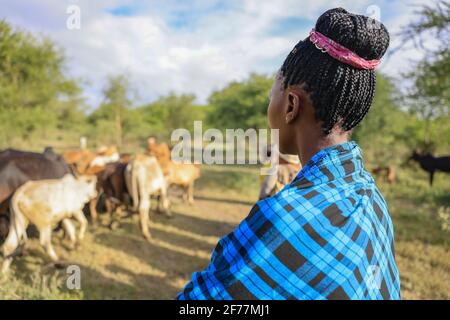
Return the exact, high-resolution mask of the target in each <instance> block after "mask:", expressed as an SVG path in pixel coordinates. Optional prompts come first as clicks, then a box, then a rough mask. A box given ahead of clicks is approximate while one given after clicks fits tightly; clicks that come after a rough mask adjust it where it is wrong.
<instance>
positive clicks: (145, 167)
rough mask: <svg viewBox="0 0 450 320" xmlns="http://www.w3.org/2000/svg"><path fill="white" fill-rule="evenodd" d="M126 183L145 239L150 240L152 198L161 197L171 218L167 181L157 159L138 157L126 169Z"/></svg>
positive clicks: (164, 208)
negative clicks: (153, 196) (152, 196)
mask: <svg viewBox="0 0 450 320" xmlns="http://www.w3.org/2000/svg"><path fill="white" fill-rule="evenodd" d="M125 182H126V184H127V188H128V190H130V193H131V197H132V200H133V209H134V210H136V211H139V221H140V225H141V230H142V234H143V236H144V238H145V239H147V240H149V239H150V232H149V230H148V222H149V211H150V196H151V195H159V196H160V203H159V204H158V208H159V206H160V204H161V203H162V206H163V210H164V212H165V213H166V214H167V215H168V216H170V212H169V201H168V199H167V181H166V179H165V178H164V175H163V172H162V170H161V167H160V166H159V164H158V161H157V160H156V158H155V157H153V156H149V155H145V154H140V155H137V156H136V157H135V158H134V159H133V160H132V161H131V162H130V163H129V164H128V165H127V167H126V169H125Z"/></svg>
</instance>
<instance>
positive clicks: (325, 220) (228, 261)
mask: <svg viewBox="0 0 450 320" xmlns="http://www.w3.org/2000/svg"><path fill="white" fill-rule="evenodd" d="M177 298H178V299H400V279H399V273H398V270H397V266H396V262H395V257H394V233H393V226H392V221H391V218H390V216H389V212H388V208H387V205H386V202H385V201H384V199H383V196H382V195H381V193H380V191H379V190H378V188H377V186H376V185H375V182H374V180H373V178H372V177H371V175H370V174H369V173H368V172H367V171H366V170H365V169H364V167H363V162H362V157H361V150H360V148H359V147H358V145H357V144H356V143H355V142H347V143H344V144H340V145H336V146H333V147H330V148H326V149H323V150H321V151H320V152H318V153H317V154H316V155H314V156H313V158H312V159H311V160H310V161H309V162H308V163H307V165H306V166H305V167H303V169H302V170H301V171H300V172H299V174H298V175H297V177H296V178H295V179H294V180H293V181H292V182H291V183H290V184H289V185H287V186H286V187H285V188H284V189H283V190H281V191H280V192H279V193H277V194H276V195H274V196H273V197H271V198H268V199H265V200H261V201H259V202H258V203H256V205H255V206H254V207H253V208H252V210H251V212H250V214H249V215H248V217H247V218H246V219H245V220H243V221H242V222H241V223H240V224H239V226H238V227H237V228H236V229H235V230H234V231H233V232H232V233H230V234H229V235H227V236H225V237H224V238H223V239H221V240H220V241H219V243H218V244H217V247H216V248H215V249H214V251H213V253H212V258H211V262H210V264H209V266H208V267H207V268H206V269H205V270H204V271H201V272H195V273H194V274H193V276H192V280H191V281H190V282H189V283H188V284H187V285H186V287H185V288H184V289H183V291H182V292H181V293H180V294H179V295H178V297H177Z"/></svg>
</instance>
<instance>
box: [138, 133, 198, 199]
mask: <svg viewBox="0 0 450 320" xmlns="http://www.w3.org/2000/svg"><path fill="white" fill-rule="evenodd" d="M147 153H148V154H149V155H151V156H154V157H156V159H157V160H158V163H159V165H160V166H161V169H162V171H163V174H164V176H165V177H166V179H167V182H168V185H169V186H176V187H180V188H181V189H182V190H183V198H184V200H185V201H187V202H188V203H189V204H193V203H194V181H195V180H196V179H198V178H199V177H200V169H199V167H198V166H197V165H193V164H187V163H186V164H184V163H175V162H173V161H172V160H171V158H170V149H169V146H168V145H167V144H166V143H156V139H155V138H154V137H150V138H148V139H147Z"/></svg>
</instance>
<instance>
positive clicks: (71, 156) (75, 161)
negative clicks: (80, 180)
mask: <svg viewBox="0 0 450 320" xmlns="http://www.w3.org/2000/svg"><path fill="white" fill-rule="evenodd" d="M62 156H63V158H64V160H65V161H66V163H67V164H69V165H71V166H72V167H73V168H74V169H75V170H76V172H77V173H79V174H84V173H85V171H86V169H87V168H88V167H89V165H90V163H91V162H92V160H94V158H95V157H96V156H97V155H96V154H95V153H94V152H92V151H90V150H87V149H81V150H66V151H64V152H63V154H62Z"/></svg>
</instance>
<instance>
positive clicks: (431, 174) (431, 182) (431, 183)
mask: <svg viewBox="0 0 450 320" xmlns="http://www.w3.org/2000/svg"><path fill="white" fill-rule="evenodd" d="M433 177H434V170H433V171H430V186H432V185H433Z"/></svg>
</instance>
